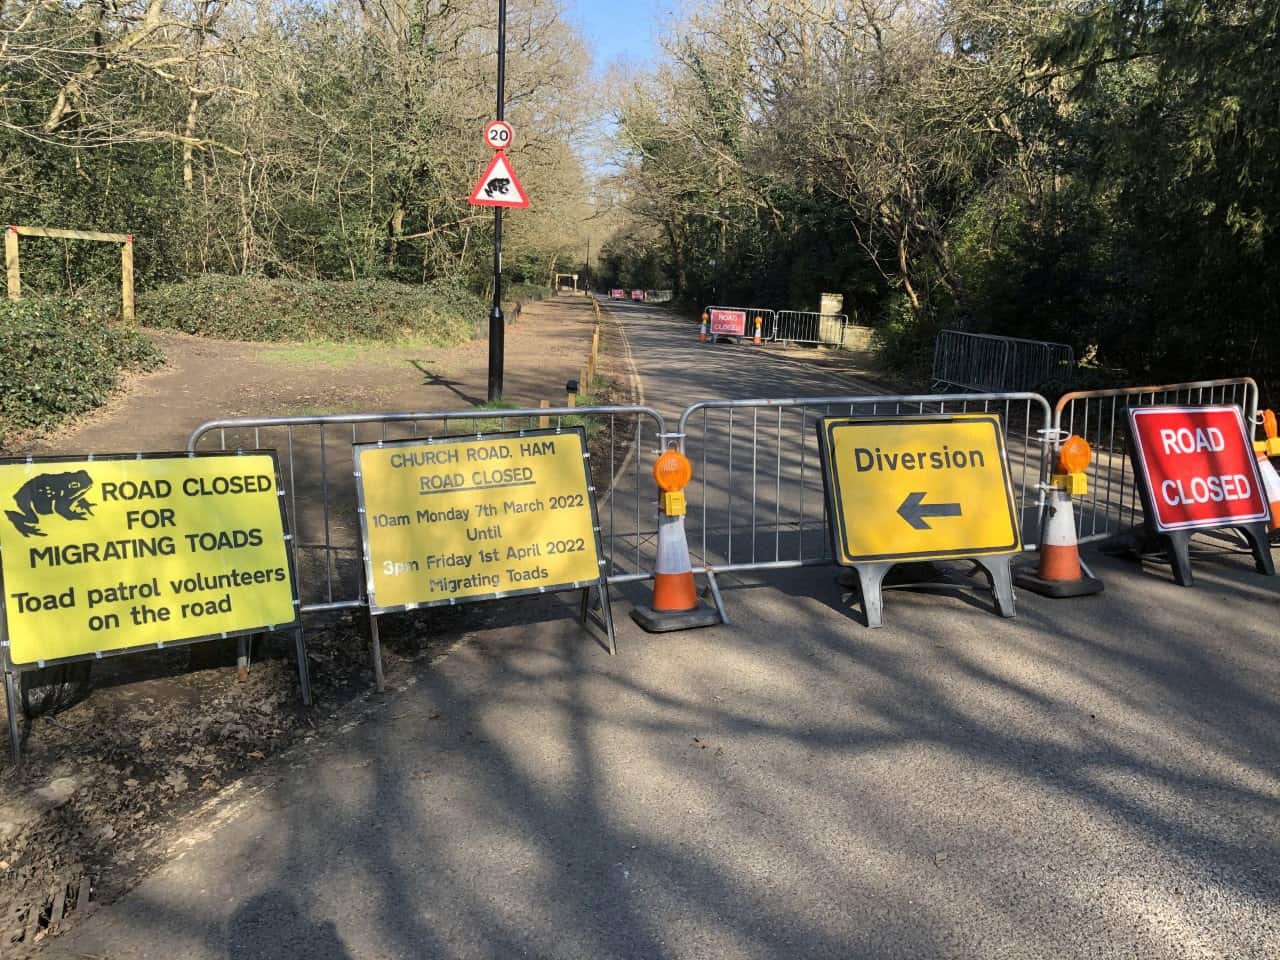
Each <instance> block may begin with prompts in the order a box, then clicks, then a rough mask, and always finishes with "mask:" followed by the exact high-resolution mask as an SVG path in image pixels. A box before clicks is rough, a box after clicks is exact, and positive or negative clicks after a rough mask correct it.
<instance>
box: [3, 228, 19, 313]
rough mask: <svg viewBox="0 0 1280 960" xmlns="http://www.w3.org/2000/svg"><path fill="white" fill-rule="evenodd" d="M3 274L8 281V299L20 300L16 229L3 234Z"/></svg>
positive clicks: (10, 229)
mask: <svg viewBox="0 0 1280 960" xmlns="http://www.w3.org/2000/svg"><path fill="white" fill-rule="evenodd" d="M4 273H5V276H6V277H7V278H8V281H9V299H10V300H13V301H15V302H17V301H18V300H21V299H22V274H21V273H20V272H19V271H18V228H17V227H12V226H11V227H9V229H7V230H6V231H5V232H4Z"/></svg>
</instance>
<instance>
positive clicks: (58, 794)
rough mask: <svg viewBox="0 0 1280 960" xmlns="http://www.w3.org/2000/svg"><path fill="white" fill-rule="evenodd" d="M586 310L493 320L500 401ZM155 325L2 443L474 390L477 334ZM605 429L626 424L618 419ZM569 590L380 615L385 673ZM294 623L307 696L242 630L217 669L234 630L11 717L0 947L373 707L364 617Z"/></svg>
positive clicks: (187, 427)
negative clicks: (271, 333)
mask: <svg viewBox="0 0 1280 960" xmlns="http://www.w3.org/2000/svg"><path fill="white" fill-rule="evenodd" d="M592 323H593V321H592V313H591V310H590V307H589V306H588V305H587V304H586V303H585V302H583V301H581V300H568V299H560V300H554V301H549V302H546V303H542V304H535V305H532V306H530V307H527V308H526V309H525V311H524V313H523V315H522V317H521V318H520V320H519V322H517V323H516V324H514V325H513V326H511V327H510V328H509V330H508V338H507V373H506V391H505V398H506V399H507V400H508V402H510V403H513V404H518V405H522V406H525V405H527V406H532V407H536V406H538V401H540V400H544V399H545V400H549V401H551V402H552V403H553V404H559V403H561V402H562V401H563V398H564V392H563V385H564V382H565V381H566V380H568V379H571V378H574V377H576V376H577V371H578V370H579V369H580V367H581V365H582V363H583V362H584V361H585V358H586V354H587V352H588V350H589V346H590V338H591V330H592ZM156 337H157V339H158V340H159V341H160V343H161V346H162V348H163V349H164V351H165V352H166V354H167V356H168V358H169V362H168V364H167V365H166V366H165V368H163V369H162V370H159V371H156V372H155V373H152V374H148V375H145V376H141V377H136V378H134V379H133V380H132V381H131V382H129V383H128V384H127V385H126V387H125V389H123V390H122V391H121V392H120V394H119V395H118V396H117V397H116V398H115V399H113V400H112V402H111V403H109V404H108V405H107V406H106V407H105V408H104V409H102V410H100V411H98V412H97V413H95V414H93V415H91V416H89V417H86V418H84V419H83V420H81V421H79V422H77V423H75V424H71V425H68V426H67V427H66V428H65V429H63V430H61V431H58V432H57V433H56V434H52V435H49V436H47V437H44V438H39V439H34V440H31V441H29V442H28V443H27V444H25V445H24V446H23V448H22V449H21V450H20V451H19V450H10V451H8V453H10V454H14V453H35V454H47V453H61V452H67V453H70V452H77V453H84V452H88V451H93V452H101V453H106V452H122V451H133V450H165V449H181V448H182V447H184V446H185V444H186V440H187V437H188V435H189V434H190V432H191V431H192V429H193V428H194V427H195V426H196V425H198V424H199V423H201V422H203V421H205V420H209V419H214V418H221V417H233V416H262V415H284V414H300V415H305V414H322V413H343V412H373V411H387V410H404V411H423V410H441V409H460V408H466V407H470V406H472V405H473V404H476V403H479V402H482V401H483V400H484V395H485V386H486V379H487V368H486V364H487V343H486V342H484V341H475V342H471V343H468V344H465V345H463V346H461V347H458V348H454V349H451V350H438V349H437V350H427V349H418V348H414V347H403V346H397V347H375V348H368V347H365V348H353V347H346V346H342V347H331V346H322V347H309V346H305V347H298V346H279V345H261V344H245V343H227V342H219V341H208V340H201V339H198V338H194V337H186V336H182V335H175V334H157V335H156ZM604 349H605V355H604V357H603V359H602V363H601V367H600V374H601V375H602V377H603V378H604V380H605V381H606V384H607V385H606V386H605V387H604V388H601V389H600V390H599V391H598V392H599V393H600V394H602V396H601V397H600V399H601V400H603V401H605V402H616V403H626V402H632V401H631V396H630V391H631V384H632V379H631V376H630V372H629V369H628V364H627V361H626V358H625V351H624V349H623V343H622V339H621V334H620V331H619V329H618V328H617V327H615V326H614V325H612V324H611V323H608V322H606V324H605V327H604ZM621 435H622V438H623V439H624V440H625V428H624V429H623V430H622V431H621ZM211 439H212V438H211ZM256 439H257V440H258V441H260V443H261V444H262V445H270V444H271V443H275V442H278V438H271V437H266V438H264V437H262V436H259V437H258V438H256ZM343 439H345V443H346V444H347V445H348V446H347V450H349V444H350V442H351V437H350V434H349V433H348V434H347V435H346V436H345V438H343V437H339V436H338V435H336V434H333V433H330V435H329V446H328V450H329V451H332V450H334V449H341V447H342V440H343ZM314 440H315V438H314V437H312V438H309V439H303V438H299V441H298V443H297V445H296V447H295V448H294V449H293V450H292V451H287V450H286V451H282V453H281V457H282V465H283V461H284V460H285V459H286V457H288V458H289V465H290V466H291V467H293V472H294V475H295V479H297V478H298V477H304V478H313V477H316V476H318V473H317V472H315V470H314V464H315V463H316V459H315V458H316V457H317V456H318V455H319V452H318V448H316V447H315V444H314ZM235 442H240V441H238V440H236V439H235V438H233V443H235ZM596 442H597V444H598V443H599V442H600V441H599V439H597V441H596ZM216 445H217V444H216V442H214V443H213V446H216ZM206 446H208V444H206ZM348 456H349V455H348ZM593 460H594V461H595V464H596V467H597V469H596V471H594V472H595V473H596V474H597V476H596V478H595V479H596V482H597V485H598V486H603V485H604V484H606V483H607V477H606V476H604V475H603V474H602V473H601V470H602V469H603V468H604V466H605V464H607V463H608V462H609V459H608V457H606V456H605V455H604V452H603V451H600V455H598V456H595V457H593ZM330 466H331V467H332V465H330ZM335 473H336V474H340V473H341V470H340V469H336V470H335ZM309 486H310V485H309V484H308V483H307V482H306V480H305V479H304V480H302V481H300V482H299V483H298V489H299V492H300V494H303V495H302V496H300V497H299V500H298V502H299V503H303V502H313V500H314V498H312V497H309V496H307V491H308V488H309ZM328 495H329V496H330V497H331V498H333V503H334V505H335V507H334V509H333V510H332V511H331V510H329V509H325V510H323V511H322V513H323V516H319V515H317V514H316V512H315V510H314V508H302V509H299V510H298V511H297V513H296V515H295V516H294V517H291V520H292V521H293V522H294V524H295V529H296V530H297V531H298V533H299V535H300V539H302V541H303V542H304V543H305V542H307V541H308V538H310V540H311V541H315V540H316V539H317V538H326V537H327V538H332V537H334V536H336V535H337V533H339V532H341V531H342V530H343V529H345V527H346V526H349V523H348V522H347V521H349V520H350V519H351V518H344V516H343V515H342V511H341V510H339V509H337V506H336V505H337V504H338V502H339V501H340V500H341V498H342V497H343V496H345V493H344V492H343V491H341V490H331V491H328ZM348 533H350V531H348ZM325 556H333V554H326V555H325ZM344 579H345V578H344V577H343V576H341V575H338V576H336V579H335V580H334V581H333V582H334V583H336V584H337V587H338V589H339V590H342V589H344V588H346V587H349V586H350V584H344ZM300 581H301V587H302V589H303V592H304V600H305V599H306V597H305V594H306V592H307V591H308V590H310V591H312V593H313V595H314V594H315V593H316V591H321V592H323V591H324V590H326V589H328V586H329V584H328V583H326V582H324V580H323V578H317V575H316V573H315V571H314V570H312V571H311V572H310V573H308V571H307V570H306V569H302V570H300ZM572 602H573V599H572V598H570V599H564V598H558V597H543V598H537V599H535V600H528V601H520V602H507V603H497V604H478V605H474V606H470V607H460V608H454V609H447V608H446V609H439V610H427V611H416V612H414V613H412V614H398V615H390V616H388V617H385V618H384V619H383V621H382V630H381V635H382V642H383V655H384V657H383V658H384V665H385V671H386V677H387V683H388V686H390V687H391V688H393V689H394V688H395V687H397V686H398V685H400V684H402V683H404V682H406V681H407V679H408V678H409V677H410V676H411V674H412V670H411V665H412V664H413V663H414V662H415V661H420V660H422V659H423V658H431V657H435V656H438V655H441V654H442V653H443V652H444V651H447V650H448V649H449V648H450V647H452V646H453V645H455V644H457V643H459V642H463V641H464V640H465V638H466V636H467V633H468V631H469V630H472V629H478V628H480V627H484V626H488V625H491V624H493V623H498V622H503V621H504V620H505V619H506V618H510V617H513V616H514V617H518V618H521V617H522V618H525V619H527V618H528V617H530V616H535V617H541V616H564V615H566V614H567V613H568V612H569V611H570V610H571V608H572ZM517 606H519V607H520V609H519V610H517V609H516V607H517ZM535 607H536V608H537V609H534V608H535ZM306 635H307V645H308V654H309V655H308V660H309V664H310V672H311V678H312V683H313V685H314V693H315V706H314V707H313V708H304V707H303V706H302V705H301V702H300V699H299V696H298V684H297V674H296V669H295V660H294V652H293V644H292V642H291V640H290V638H288V637H283V636H280V637H264V638H261V639H260V640H259V641H258V642H257V643H256V644H255V647H254V651H253V652H254V663H253V668H252V670H251V671H250V673H249V676H248V679H247V680H246V681H245V682H237V679H236V670H235V656H236V650H235V643H234V641H229V642H212V643H203V644H197V645H192V646H187V647H177V648H170V649H167V650H161V651H155V652H151V653H145V654H137V655H130V656H127V657H118V658H108V659H105V660H102V661H98V662H97V663H95V664H94V668H93V677H92V685H91V689H90V690H89V692H88V696H87V697H86V698H85V699H84V700H82V701H81V702H79V703H76V704H75V705H73V706H71V707H70V708H68V709H65V710H63V711H61V712H59V713H57V714H56V715H53V716H48V717H43V718H40V719H37V720H35V721H33V722H31V723H27V724H24V731H23V736H24V757H25V760H24V764H23V766H22V768H21V769H19V770H15V769H13V768H12V767H11V766H9V765H8V764H7V762H6V763H5V765H4V766H3V767H2V768H0V770H2V771H3V772H2V773H0V957H3V958H6V960H7V958H10V957H13V958H22V957H26V956H30V955H32V954H34V953H37V952H38V951H39V949H40V946H41V944H42V943H44V942H47V940H48V939H49V938H50V937H51V936H56V935H57V934H58V933H60V932H62V931H63V930H65V929H68V928H69V926H70V925H72V924H74V923H75V922H77V921H78V920H80V919H82V918H83V917H84V916H86V915H87V913H88V912H90V911H91V910H92V909H93V908H94V907H95V906H96V905H98V904H102V903H107V902H110V901H111V900H112V899H114V898H116V897H118V896H119V895H120V894H122V893H123V892H124V891H126V890H128V889H129V888H130V887H131V886H132V885H133V884H135V883H136V882H137V881H138V880H139V879H140V878H141V877H142V876H143V875H145V873H146V872H147V870H148V869H149V868H150V867H151V866H152V865H154V864H155V863H156V862H158V861H160V860H162V859H164V858H165V857H166V856H167V855H169V854H170V853H171V852H172V851H173V850H174V845H175V844H178V843H180V840H181V838H182V837H183V836H184V835H185V834H187V833H188V832H189V831H191V830H192V829H198V828H200V826H201V825H202V824H207V823H209V822H210V821H211V820H214V819H216V817H217V815H218V810H219V808H220V807H221V806H223V805H224V804H225V803H227V801H228V798H229V797H230V796H233V795H234V794H235V793H236V792H237V791H238V790H242V789H243V788H244V787H245V785H246V784H248V783H250V782H251V781H252V779H253V775H254V771H255V769H256V768H257V767H258V765H260V764H262V763H263V762H264V761H266V760H267V759H268V758H270V757H272V756H274V755H276V754H278V753H280V752H281V751H284V750H286V749H288V748H289V747H291V746H293V745H295V744H298V743H300V742H304V741H308V740H312V739H315V738H323V737H324V736H326V734H327V733H329V732H331V731H333V730H336V729H338V728H340V727H342V726H343V725H346V724H349V723H352V722H355V721H356V720H358V719H359V717H360V716H361V715H362V714H363V713H364V712H365V711H368V710H373V709H378V708H379V706H380V704H381V702H382V697H380V696H379V695H377V694H374V693H373V674H372V666H371V662H370V656H369V644H368V631H367V621H366V620H365V619H364V618H362V617H361V616H359V615H356V616H353V615H351V614H350V613H336V614H328V615H318V616H314V617H310V618H309V619H308V621H307V626H306Z"/></svg>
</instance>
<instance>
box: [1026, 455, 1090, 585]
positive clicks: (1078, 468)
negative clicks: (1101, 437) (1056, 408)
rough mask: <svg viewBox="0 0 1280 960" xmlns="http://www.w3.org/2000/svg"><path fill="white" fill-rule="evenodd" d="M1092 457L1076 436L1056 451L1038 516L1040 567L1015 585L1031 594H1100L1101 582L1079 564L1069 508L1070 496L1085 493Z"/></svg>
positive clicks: (1072, 512) (1071, 512)
mask: <svg viewBox="0 0 1280 960" xmlns="http://www.w3.org/2000/svg"><path fill="white" fill-rule="evenodd" d="M1091 456H1092V451H1091V450H1090V449H1089V444H1088V443H1086V442H1085V441H1084V440H1083V439H1081V438H1080V437H1076V436H1072V437H1068V438H1067V440H1066V441H1065V442H1064V443H1063V444H1062V447H1061V448H1060V449H1059V451H1058V464H1057V467H1058V472H1057V473H1056V474H1055V475H1054V477H1053V484H1052V486H1050V487H1048V490H1047V493H1048V498H1047V501H1046V503H1045V507H1044V512H1043V514H1042V515H1041V527H1040V566H1039V569H1038V570H1037V572H1036V573H1031V572H1029V571H1027V572H1024V573H1020V574H1018V577H1017V581H1016V582H1017V584H1018V586H1020V587H1024V588H1026V589H1027V590H1030V591H1031V592H1032V593H1039V594H1041V595H1043V596H1046V597H1054V598H1062V597H1086V596H1088V595H1089V594H1093V593H1101V592H1102V581H1101V580H1099V579H1097V578H1096V577H1092V576H1090V575H1088V574H1087V573H1086V572H1085V570H1084V565H1083V564H1082V563H1081V562H1080V544H1079V541H1077V539H1076V517H1075V510H1074V509H1073V508H1072V506H1071V495H1072V493H1073V492H1076V493H1080V494H1083V493H1084V491H1085V487H1086V479H1085V474H1084V470H1085V468H1086V467H1087V466H1088V465H1089V459H1090V457H1091Z"/></svg>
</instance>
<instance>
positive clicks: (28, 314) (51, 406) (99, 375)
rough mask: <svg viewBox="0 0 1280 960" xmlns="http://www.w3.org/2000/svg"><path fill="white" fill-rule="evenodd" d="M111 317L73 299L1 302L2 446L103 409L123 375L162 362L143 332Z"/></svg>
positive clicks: (107, 310)
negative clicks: (16, 435) (13, 437)
mask: <svg viewBox="0 0 1280 960" xmlns="http://www.w3.org/2000/svg"><path fill="white" fill-rule="evenodd" d="M115 312H116V308H113V307H110V306H107V305H106V304H105V303H104V302H101V301H95V300H92V299H81V298H76V297H29V298H27V299H25V300H22V301H20V302H18V303H9V302H8V301H4V302H0V370H2V371H4V373H3V382H2V383H0V443H3V442H4V441H5V438H6V436H8V435H9V434H11V433H12V432H13V431H20V430H30V429H32V428H36V427H43V426H47V425H49V424H51V423H53V422H54V421H56V420H58V419H60V418H62V417H66V416H72V415H74V414H77V413H83V412H85V411H86V410H91V409H93V408H94V407H96V406H98V405H100V404H101V403H102V402H103V401H105V400H106V399H107V397H108V395H110V393H111V390H112V388H113V387H115V385H116V382H117V380H118V378H119V374H120V371H121V370H124V369H127V368H139V369H150V368H153V367H156V366H158V365H159V364H160V363H161V362H163V357H162V356H161V355H160V352H159V351H158V350H157V349H156V347H155V346H154V344H152V343H151V341H150V340H149V339H147V338H146V337H145V336H143V335H142V334H141V333H139V332H137V331H136V330H133V329H129V328H127V327H121V326H119V325H109V324H108V320H111V319H114V314H115Z"/></svg>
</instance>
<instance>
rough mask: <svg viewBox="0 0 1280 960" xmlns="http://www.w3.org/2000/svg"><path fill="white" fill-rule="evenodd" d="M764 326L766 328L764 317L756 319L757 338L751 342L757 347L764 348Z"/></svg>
mask: <svg viewBox="0 0 1280 960" xmlns="http://www.w3.org/2000/svg"><path fill="white" fill-rule="evenodd" d="M763 326H764V317H756V336H755V339H754V340H752V341H751V342H752V343H753V344H755V345H756V346H757V347H759V346H762V345H763V344H764V340H763V339H762V338H761V336H760V331H761V328H762V327H763Z"/></svg>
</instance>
